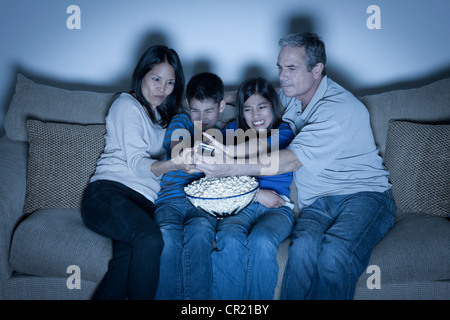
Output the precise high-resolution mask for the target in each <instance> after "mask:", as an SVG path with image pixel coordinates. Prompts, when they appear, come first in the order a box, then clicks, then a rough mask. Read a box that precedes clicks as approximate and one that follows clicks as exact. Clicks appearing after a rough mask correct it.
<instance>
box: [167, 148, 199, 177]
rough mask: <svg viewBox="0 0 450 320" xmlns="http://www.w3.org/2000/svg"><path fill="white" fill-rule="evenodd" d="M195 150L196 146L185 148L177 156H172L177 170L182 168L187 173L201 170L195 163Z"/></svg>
mask: <svg viewBox="0 0 450 320" xmlns="http://www.w3.org/2000/svg"><path fill="white" fill-rule="evenodd" d="M194 150H195V149H194V148H183V149H182V150H181V152H180V153H179V154H178V155H177V156H176V157H175V158H172V164H173V165H174V166H175V169H176V170H182V171H184V172H186V173H195V172H201V171H200V170H198V169H197V168H196V166H195V163H194Z"/></svg>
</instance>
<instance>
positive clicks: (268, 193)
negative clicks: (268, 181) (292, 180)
mask: <svg viewBox="0 0 450 320" xmlns="http://www.w3.org/2000/svg"><path fill="white" fill-rule="evenodd" d="M256 201H258V202H259V203H261V204H262V205H263V206H265V207H266V208H279V207H281V206H282V205H284V204H285V203H286V201H284V200H283V198H281V197H280V195H279V194H278V193H276V192H275V191H273V190H269V189H260V190H259V193H258V196H257V197H256Z"/></svg>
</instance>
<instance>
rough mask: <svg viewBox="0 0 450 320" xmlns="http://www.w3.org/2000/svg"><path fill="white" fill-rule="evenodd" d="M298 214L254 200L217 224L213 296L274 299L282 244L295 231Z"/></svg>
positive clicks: (286, 208)
mask: <svg viewBox="0 0 450 320" xmlns="http://www.w3.org/2000/svg"><path fill="white" fill-rule="evenodd" d="M293 226H294V214H293V212H292V210H291V209H289V208H288V207H286V206H283V207H281V208H277V209H268V208H266V207H264V206H263V205H261V204H260V203H257V202H254V203H252V204H251V205H250V206H248V207H247V208H245V209H244V210H242V211H241V212H240V213H238V214H237V215H235V216H231V217H227V218H224V219H223V220H221V221H220V222H219V224H218V227H217V234H216V242H217V250H214V251H213V253H212V264H213V277H214V284H213V299H230V300H233V299H266V300H267V299H273V294H274V290H275V287H276V283H277V277H278V264H277V260H276V255H277V249H278V245H279V244H280V243H281V242H282V241H283V240H285V239H286V238H288V237H289V236H290V235H291V232H292V228H293Z"/></svg>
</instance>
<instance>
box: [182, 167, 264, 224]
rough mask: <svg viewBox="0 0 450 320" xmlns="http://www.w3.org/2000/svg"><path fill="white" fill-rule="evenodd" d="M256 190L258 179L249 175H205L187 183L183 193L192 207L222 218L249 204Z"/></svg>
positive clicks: (253, 198) (257, 188)
mask: <svg viewBox="0 0 450 320" xmlns="http://www.w3.org/2000/svg"><path fill="white" fill-rule="evenodd" d="M258 190H259V181H258V180H257V179H255V178H254V177H251V176H232V177H220V178H207V177H205V178H201V179H199V180H195V181H193V182H191V183H190V184H188V185H187V186H186V187H185V188H184V193H185V194H186V197H187V198H188V199H189V201H190V202H191V203H192V205H193V206H194V207H196V208H199V209H201V210H203V211H205V212H207V213H209V214H210V215H212V216H214V217H216V218H224V217H228V216H232V215H235V214H237V213H238V212H239V211H241V210H242V209H244V208H245V207H247V206H248V205H249V204H251V203H252V202H253V201H254V200H255V198H256V195H257V194H258Z"/></svg>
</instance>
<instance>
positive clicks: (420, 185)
mask: <svg viewBox="0 0 450 320" xmlns="http://www.w3.org/2000/svg"><path fill="white" fill-rule="evenodd" d="M385 164H386V167H387V169H388V170H389V172H390V181H391V183H392V193H393V195H394V199H395V204H396V205H397V207H398V208H400V209H401V210H402V211H404V212H408V213H426V214H430V215H436V216H443V217H450V170H449V168H450V124H447V125H444V124H438V125H432V124H420V123H414V122H410V121H399V120H391V121H390V122H389V131H388V140H387V145H386V155H385Z"/></svg>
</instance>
